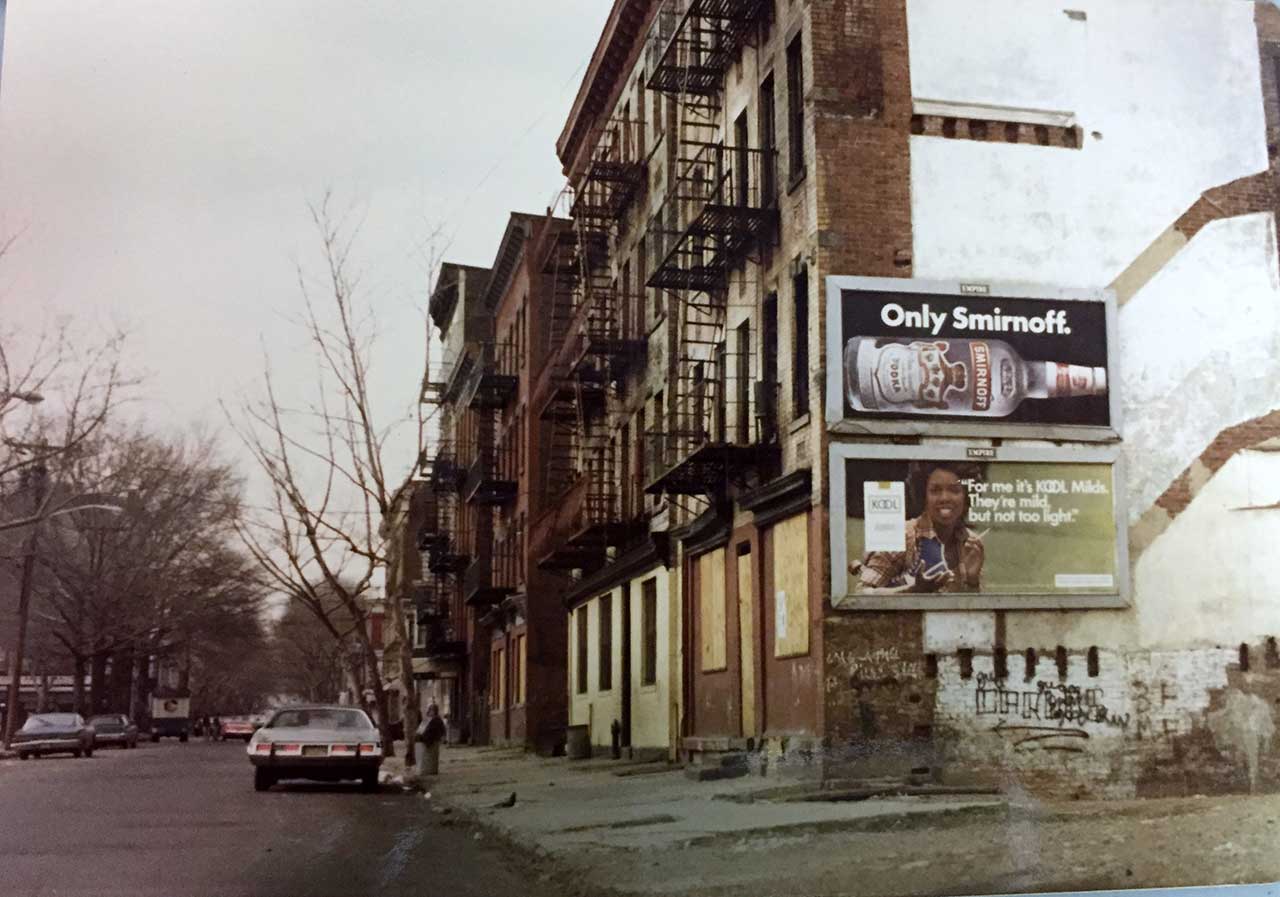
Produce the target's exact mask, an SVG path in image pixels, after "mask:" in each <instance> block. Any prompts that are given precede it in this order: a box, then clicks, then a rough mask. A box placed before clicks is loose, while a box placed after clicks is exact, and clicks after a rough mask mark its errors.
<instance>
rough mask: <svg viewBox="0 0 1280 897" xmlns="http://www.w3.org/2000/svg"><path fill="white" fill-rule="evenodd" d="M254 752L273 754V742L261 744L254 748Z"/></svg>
mask: <svg viewBox="0 0 1280 897" xmlns="http://www.w3.org/2000/svg"><path fill="white" fill-rule="evenodd" d="M253 752H254V753H255V754H269V753H271V742H269V741H263V742H259V743H258V744H257V745H255V746H254V749H253Z"/></svg>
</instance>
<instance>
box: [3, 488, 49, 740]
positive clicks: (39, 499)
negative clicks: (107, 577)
mask: <svg viewBox="0 0 1280 897" xmlns="http://www.w3.org/2000/svg"><path fill="white" fill-rule="evenodd" d="M48 476H49V469H48V468H47V467H45V466H44V465H43V464H36V465H33V466H32V467H30V468H28V469H27V470H25V471H23V474H22V478H23V480H25V483H24V486H25V488H26V490H29V491H30V492H31V496H32V502H31V504H32V511H31V512H32V515H33V516H37V517H38V516H39V514H40V509H41V508H42V507H43V506H44V499H45V490H46V488H47V486H48ZM39 537H40V523H39V521H38V520H37V521H36V522H35V523H33V524H32V525H31V532H30V534H28V536H27V544H26V550H25V552H24V553H23V557H22V584H21V586H20V588H19V590H18V631H17V633H16V635H15V636H14V639H13V651H12V652H11V653H10V654H9V693H8V696H7V698H6V701H5V713H4V747H5V750H8V749H9V744H10V743H11V742H12V741H13V729H14V723H15V722H16V721H17V719H18V706H19V701H20V699H21V694H22V693H21V687H22V653H23V650H24V648H25V647H26V646H25V642H26V638H27V617H28V616H29V615H30V613H31V587H32V580H33V579H34V577H35V566H36V549H37V547H38V544H39V542H38V540H39Z"/></svg>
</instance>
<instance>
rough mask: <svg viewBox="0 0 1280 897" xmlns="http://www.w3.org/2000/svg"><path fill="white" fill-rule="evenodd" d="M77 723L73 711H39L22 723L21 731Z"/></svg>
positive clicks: (54, 727)
mask: <svg viewBox="0 0 1280 897" xmlns="http://www.w3.org/2000/svg"><path fill="white" fill-rule="evenodd" d="M75 725H77V720H76V715H75V714H74V713H40V714H37V715H35V716H31V717H28V718H27V721H26V722H25V723H23V724H22V731H23V732H34V731H37V730H40V729H65V728H67V727H69V726H75Z"/></svg>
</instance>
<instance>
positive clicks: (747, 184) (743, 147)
mask: <svg viewBox="0 0 1280 897" xmlns="http://www.w3.org/2000/svg"><path fill="white" fill-rule="evenodd" d="M750 142H751V137H750V135H749V133H748V131H747V110H745V109H743V110H742V114H741V115H739V116H738V118H737V120H736V121H734V123H733V145H734V147H735V149H736V151H735V152H734V165H735V166H737V169H738V170H737V172H736V173H735V174H734V178H733V181H734V193H735V194H736V195H735V197H734V198H735V200H736V201H737V204H738V205H740V206H744V207H745V206H749V205H751V152H750V149H749V145H750Z"/></svg>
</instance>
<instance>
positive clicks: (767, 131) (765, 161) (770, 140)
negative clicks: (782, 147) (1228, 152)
mask: <svg viewBox="0 0 1280 897" xmlns="http://www.w3.org/2000/svg"><path fill="white" fill-rule="evenodd" d="M777 146H778V138H777V122H776V118H775V110H774V100H773V75H769V77H768V78H765V79H764V83H763V84H761V85H760V154H761V158H760V205H762V206H772V205H773V204H774V203H775V202H777V200H778V169H777V160H776V158H775V150H776V149H777Z"/></svg>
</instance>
